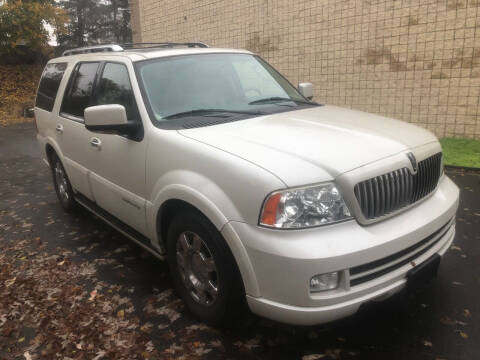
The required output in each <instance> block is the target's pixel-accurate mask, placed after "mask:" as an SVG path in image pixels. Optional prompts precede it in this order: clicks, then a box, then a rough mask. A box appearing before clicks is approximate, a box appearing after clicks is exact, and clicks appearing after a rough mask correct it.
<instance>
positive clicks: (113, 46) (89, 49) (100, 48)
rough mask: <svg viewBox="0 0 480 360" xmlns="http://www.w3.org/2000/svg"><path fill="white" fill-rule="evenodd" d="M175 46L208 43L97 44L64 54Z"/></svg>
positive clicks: (198, 46) (197, 46)
mask: <svg viewBox="0 0 480 360" xmlns="http://www.w3.org/2000/svg"><path fill="white" fill-rule="evenodd" d="M175 47H189V48H195V47H196V48H208V45H206V44H204V43H201V42H186V43H174V42H147V43H127V44H122V45H117V44H109V45H95V46H87V47H81V48H75V49H69V50H65V51H64V52H63V54H62V56H70V55H77V54H89V53H98V52H118V51H124V50H134V49H154V48H162V49H165V48H175Z"/></svg>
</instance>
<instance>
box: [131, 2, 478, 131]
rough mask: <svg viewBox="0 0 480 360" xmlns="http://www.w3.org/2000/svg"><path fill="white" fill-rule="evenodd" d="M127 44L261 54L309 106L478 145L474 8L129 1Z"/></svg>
mask: <svg viewBox="0 0 480 360" xmlns="http://www.w3.org/2000/svg"><path fill="white" fill-rule="evenodd" d="M132 16H133V25H134V40H135V41H144V42H148V41H202V42H206V43H208V44H209V45H211V46H218V47H232V48H246V49H248V50H251V51H254V52H256V53H258V54H260V55H261V56H262V57H263V58H265V59H266V60H267V61H268V62H270V63H271V64H272V65H274V66H275V67H276V68H277V69H278V70H279V71H280V72H282V73H283V74H284V75H286V76H287V77H288V78H289V79H290V80H291V81H292V82H293V83H297V82H299V81H310V82H312V83H314V85H315V100H316V101H318V102H322V103H330V104H336V105H340V106H345V107H351V108H355V109H359V110H364V111H368V112H373V113H379V114H383V115H386V116H390V117H394V118H398V119H402V120H404V121H408V122H412V123H416V124H418V125H421V126H423V127H426V128H428V129H430V130H432V131H433V132H435V133H436V135H437V136H440V137H443V136H466V137H474V138H477V139H480V119H479V118H480V101H479V98H480V0H410V1H402V0H216V1H215V0H162V1H159V0H132Z"/></svg>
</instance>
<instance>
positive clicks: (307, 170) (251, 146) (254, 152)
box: [179, 105, 436, 186]
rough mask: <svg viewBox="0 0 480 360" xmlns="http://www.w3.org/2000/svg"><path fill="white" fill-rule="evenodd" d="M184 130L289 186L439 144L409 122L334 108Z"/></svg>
mask: <svg viewBox="0 0 480 360" xmlns="http://www.w3.org/2000/svg"><path fill="white" fill-rule="evenodd" d="M179 132H180V133H181V134H182V135H184V136H187V137H189V138H192V139H195V140H197V141H201V142H203V143H206V144H209V145H211V146H213V147H216V148H218V149H221V150H223V151H226V152H229V153H232V154H234V155H236V156H239V157H241V158H244V159H245V160H247V161H249V162H252V163H254V164H256V165H258V166H260V167H262V168H264V169H266V170H268V171H270V172H271V173H273V174H274V175H276V176H277V177H279V178H280V179H281V180H282V181H283V182H284V183H285V184H286V185H287V186H301V185H305V184H310V183H315V182H321V181H327V180H331V179H334V178H335V177H337V176H338V175H340V174H343V173H345V172H347V171H350V170H353V169H355V168H358V167H360V166H363V165H366V164H369V163H371V162H374V161H377V160H380V159H383V158H386V157H389V156H392V155H395V154H397V153H399V152H402V151H405V150H407V149H412V148H415V147H417V146H420V145H424V144H426V143H429V142H433V141H436V138H435V136H434V135H433V134H431V133H430V132H429V131H427V130H425V129H422V128H420V127H417V126H414V125H411V124H408V123H406V122H403V121H399V120H393V119H389V118H385V117H382V116H378V115H373V114H369V113H364V112H360V111H355V110H349V109H343V108H339V107H336V106H330V105H326V106H319V107H314V108H308V109H303V110H296V111H289V112H284V113H279V114H272V115H266V116H260V117H256V118H252V119H247V120H240V121H234V122H231V123H226V124H221V125H215V126H207V127H201V128H195V129H188V130H180V131H179Z"/></svg>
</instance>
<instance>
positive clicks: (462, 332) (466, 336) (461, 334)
mask: <svg viewBox="0 0 480 360" xmlns="http://www.w3.org/2000/svg"><path fill="white" fill-rule="evenodd" d="M458 333H459V334H460V336H461V337H462V338H464V339H468V334H467V333H466V332H465V331H462V330H460V331H458Z"/></svg>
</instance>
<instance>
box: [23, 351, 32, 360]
mask: <svg viewBox="0 0 480 360" xmlns="http://www.w3.org/2000/svg"><path fill="white" fill-rule="evenodd" d="M23 356H25V360H32V355H30V353H29V352H28V351H25V352H24V353H23Z"/></svg>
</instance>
